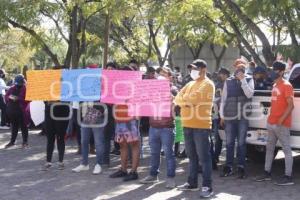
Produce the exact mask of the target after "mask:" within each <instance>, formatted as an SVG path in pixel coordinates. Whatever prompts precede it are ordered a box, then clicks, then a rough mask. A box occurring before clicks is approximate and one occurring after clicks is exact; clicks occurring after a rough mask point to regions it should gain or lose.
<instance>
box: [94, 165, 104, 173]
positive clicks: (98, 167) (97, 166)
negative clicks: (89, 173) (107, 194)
mask: <svg viewBox="0 0 300 200" xmlns="http://www.w3.org/2000/svg"><path fill="white" fill-rule="evenodd" d="M101 172H102V168H101V166H100V165H99V164H97V165H95V168H94V171H93V174H95V175H97V174H100V173H101Z"/></svg>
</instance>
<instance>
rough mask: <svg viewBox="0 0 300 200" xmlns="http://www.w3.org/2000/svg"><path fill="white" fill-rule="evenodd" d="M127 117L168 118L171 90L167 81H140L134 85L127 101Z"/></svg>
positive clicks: (169, 114)
mask: <svg viewBox="0 0 300 200" xmlns="http://www.w3.org/2000/svg"><path fill="white" fill-rule="evenodd" d="M128 105H129V110H128V114H129V116H148V117H170V116H171V105H172V104H171V88H170V82H169V81H168V80H142V81H139V82H136V83H135V89H134V93H133V98H131V99H130V100H129V101H128Z"/></svg>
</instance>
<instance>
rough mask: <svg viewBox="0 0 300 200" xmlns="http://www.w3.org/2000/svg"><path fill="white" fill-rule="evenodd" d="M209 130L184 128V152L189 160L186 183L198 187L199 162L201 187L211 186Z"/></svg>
mask: <svg viewBox="0 0 300 200" xmlns="http://www.w3.org/2000/svg"><path fill="white" fill-rule="evenodd" d="M210 133H211V130H210V129H196V128H184V142H185V151H186V154H187V156H188V158H189V176H188V183H189V184H190V185H191V186H192V187H198V168H199V161H200V163H201V164H202V171H203V172H202V179H203V180H202V186H203V187H211V185H212V178H211V174H212V161H211V152H210V140H209V135H210Z"/></svg>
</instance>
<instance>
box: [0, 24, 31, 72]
mask: <svg viewBox="0 0 300 200" xmlns="http://www.w3.org/2000/svg"><path fill="white" fill-rule="evenodd" d="M24 37H25V36H24V34H23V33H22V32H20V31H18V30H15V29H13V30H11V31H10V32H4V33H1V34H0V68H5V69H6V71H8V72H13V71H16V72H18V73H20V72H21V67H22V66H24V65H26V64H28V63H30V60H31V57H32V56H33V54H34V53H35V50H33V49H32V48H30V47H28V46H26V44H25V43H24Z"/></svg>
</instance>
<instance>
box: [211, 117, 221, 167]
mask: <svg viewBox="0 0 300 200" xmlns="http://www.w3.org/2000/svg"><path fill="white" fill-rule="evenodd" d="M219 123H220V119H214V120H213V124H212V131H213V136H214V138H215V144H214V147H215V148H214V155H212V157H213V159H214V160H215V161H218V160H219V156H220V154H221V151H222V143H223V141H222V139H221V137H220V135H219Z"/></svg>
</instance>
